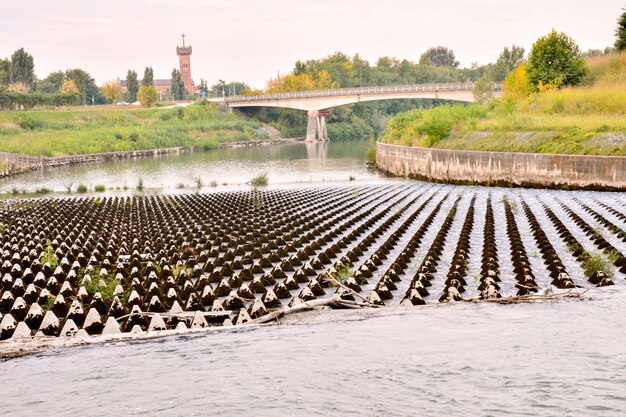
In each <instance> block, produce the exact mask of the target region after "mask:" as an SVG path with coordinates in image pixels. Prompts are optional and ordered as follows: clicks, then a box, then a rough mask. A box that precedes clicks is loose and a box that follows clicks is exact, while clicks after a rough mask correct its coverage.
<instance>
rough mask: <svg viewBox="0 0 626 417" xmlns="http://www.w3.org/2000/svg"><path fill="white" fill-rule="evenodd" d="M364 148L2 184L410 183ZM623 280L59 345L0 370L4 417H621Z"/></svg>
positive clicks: (201, 159) (294, 149)
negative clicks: (539, 295)
mask: <svg viewBox="0 0 626 417" xmlns="http://www.w3.org/2000/svg"><path fill="white" fill-rule="evenodd" d="M365 149H366V142H365V141H359V142H340V141H336V142H331V143H330V144H316V145H313V146H311V145H305V144H294V145H285V146H276V147H259V148H248V149H225V150H220V151H215V152H211V153H206V154H205V153H197V154H183V155H170V156H167V157H162V158H159V159H155V160H152V159H150V160H138V161H121V162H114V163H106V164H102V165H86V166H75V167H69V168H63V169H57V170H48V171H46V172H34V173H29V174H25V175H21V176H17V177H14V178H13V179H11V180H10V181H8V182H4V183H3V185H2V187H4V189H5V190H6V189H11V188H12V187H19V188H26V189H35V188H36V187H41V186H46V187H49V188H53V189H55V190H57V191H63V190H64V186H65V184H67V183H73V184H78V183H86V184H90V185H95V184H99V183H102V184H105V185H106V186H107V187H111V186H113V187H115V186H117V185H118V184H119V185H123V184H124V183H126V184H128V185H131V186H132V184H134V183H135V182H136V181H138V179H139V178H142V179H143V180H144V181H145V184H146V186H147V187H148V188H153V189H159V190H160V189H161V187H162V188H163V190H164V192H178V191H179V190H178V188H177V184H178V183H180V182H183V183H185V184H188V186H189V187H191V186H193V178H195V177H198V176H199V177H201V178H202V179H203V181H204V182H205V183H207V184H208V183H209V182H210V181H212V180H215V181H217V182H218V185H217V187H215V190H217V191H220V190H222V189H227V188H232V187H235V188H244V187H247V186H246V185H244V183H245V182H246V181H247V180H248V179H249V178H251V177H252V176H254V175H256V174H258V173H259V172H267V173H268V175H269V178H270V186H275V187H294V186H302V185H305V183H306V184H309V183H311V184H320V183H324V184H326V185H328V184H338V185H346V184H348V183H350V182H352V181H350V180H349V178H350V176H353V177H354V178H355V180H354V182H355V183H384V182H391V181H393V182H405V181H404V180H393V179H388V178H384V177H382V176H380V175H379V174H377V173H376V172H375V171H371V170H368V169H367V168H366V167H365V165H364V164H363V162H362V161H363V156H364V154H365ZM223 183H227V184H228V185H226V186H225V185H222V184H223ZM207 188H208V187H207ZM453 188H454V190H456V191H455V192H457V191H458V190H462V187H453ZM473 189H474V190H475V189H476V187H474V188H473ZM491 190H495V191H494V192H495V193H504V192H506V191H505V190H500V191H498V189H491ZM205 191H206V190H205ZM117 192H120V193H121V192H123V191H115V190H114V191H112V193H117ZM551 195H556V192H555V193H554V194H551ZM575 195H576V196H578V197H579V198H592V197H593V196H594V195H597V194H594V193H582V192H577V193H576V194H575ZM603 195H607V194H603ZM609 196H610V197H609V198H613V197H612V196H615V199H616V200H615V201H619V203H616V206H620V205H623V204H624V202H625V201H624V196H623V195H618V194H614V195H610V194H609ZM495 200H496V198H495V197H494V201H495ZM585 201H586V200H585ZM480 207H482V206H480ZM480 210H481V211H480V215H481V216H482V215H484V213H482V209H480ZM479 217H480V216H479ZM496 221H497V222H499V221H502V220H501V219H496ZM544 225H546V223H544ZM546 226H547V225H546ZM524 230H525V229H524ZM577 236H578V237H579V239H583V235H582V234H580V233H579V232H577ZM550 237H551V238H553V237H554V236H553V235H550ZM523 238H524V239H528V238H527V237H525V236H524V237H523ZM556 241H558V238H557V239H556ZM616 244H617V243H616ZM621 248H623V246H622V247H620V249H621ZM471 262H473V260H472V261H471ZM471 262H470V263H471ZM533 262H535V261H533ZM502 270H503V271H506V270H507V269H506V267H505V266H504V265H503V268H502ZM619 277H620V279H621V281H620V282H619V283H618V284H617V285H616V286H614V287H611V288H603V289H591V290H590V291H589V293H587V294H586V298H585V300H583V301H580V300H561V301H558V302H539V303H536V304H516V305H498V304H487V303H481V304H466V303H461V304H458V303H456V304H454V303H453V304H445V305H439V304H432V305H428V306H421V307H408V308H407V307H398V306H396V307H389V308H385V309H381V310H368V311H345V310H339V311H320V312H315V313H305V314H303V315H300V316H293V317H290V318H287V319H285V320H284V321H282V322H281V324H282V325H275V326H267V327H260V328H254V329H245V328H242V329H233V330H228V329H224V330H220V331H215V332H210V333H204V334H195V335H192V336H177V337H170V338H164V339H159V340H152V341H144V342H133V343H128V342H117V343H111V344H106V345H96V346H89V347H83V348H71V349H60V350H54V351H48V352H45V353H40V354H37V355H33V356H28V357H23V358H18V359H13V360H9V361H5V362H1V363H0V375H2V379H1V380H2V382H3V384H2V394H1V395H0V413H1V414H3V415H55V416H56V415H59V416H65V415H93V416H98V415H184V416H188V415H199V416H200V415H209V414H212V415H218V414H219V415H227V416H231V415H232V416H238V415H258V416H275V415H292V416H310V415H333V416H334V415H355V416H357V415H358V416H360V415H367V416H378V415H390V416H405V415H427V416H430V415H432V416H442V415H455V416H478V415H485V416H529V415H532V416H579V415H585V416H589V415H591V416H613V415H615V416H621V415H624V414H625V413H626V394H625V392H626V391H625V389H624V387H625V386H626V350H625V349H624V346H626V325H625V322H624V317H626V287H624V282H623V281H624V278H623V276H622V275H620V276H619Z"/></svg>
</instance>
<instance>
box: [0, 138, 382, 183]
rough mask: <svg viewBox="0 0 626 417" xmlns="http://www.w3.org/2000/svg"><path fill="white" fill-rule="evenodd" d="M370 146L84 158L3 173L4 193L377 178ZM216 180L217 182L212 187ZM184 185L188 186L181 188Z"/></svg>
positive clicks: (283, 147) (331, 145)
mask: <svg viewBox="0 0 626 417" xmlns="http://www.w3.org/2000/svg"><path fill="white" fill-rule="evenodd" d="M367 146H368V141H367V140H354V141H331V142H330V143H304V142H302V143H294V144H286V145H266V146H255V147H249V148H226V149H219V150H214V151H211V152H197V153H183V154H173V155H164V156H159V157H155V158H140V159H135V160H122V161H115V162H107V163H94V164H82V165H75V166H70V167H64V168H60V169H56V168H55V169H48V170H45V171H34V172H30V173H26V174H21V175H18V176H15V177H13V178H5V179H0V193H3V192H9V191H11V190H12V189H14V188H15V189H17V190H20V191H21V190H25V191H27V192H32V191H35V190H36V189H37V188H41V187H45V188H49V189H51V190H54V191H57V192H65V191H66V189H67V188H66V187H68V186H72V187H73V189H74V190H75V189H76V187H77V186H78V185H79V184H84V185H86V186H87V187H89V188H91V189H93V187H94V186H95V185H99V184H100V185H104V186H105V187H106V188H107V189H109V188H113V189H114V190H113V191H112V192H111V191H109V194H111V193H114V194H124V190H123V188H124V186H126V187H128V188H129V189H132V188H134V187H136V185H137V183H138V181H139V179H141V180H142V181H143V183H144V186H145V187H146V188H149V189H154V190H159V191H162V192H168V193H172V192H181V191H182V192H185V190H186V192H189V189H190V188H194V187H195V186H196V179H198V178H200V179H201V180H202V182H203V183H204V188H203V190H204V191H207V190H209V189H211V190H215V191H223V190H225V189H233V188H235V189H236V188H243V187H245V185H244V184H245V183H246V182H248V181H249V180H250V179H251V178H253V177H255V176H257V175H259V174H261V173H267V175H268V178H269V182H270V184H271V185H273V186H296V185H310V184H322V183H323V184H328V183H341V182H343V183H345V182H347V181H348V180H349V179H350V177H353V178H354V180H355V181H358V182H359V183H363V182H372V181H376V180H377V179H379V178H380V175H379V174H378V173H377V172H376V171H375V170H372V169H368V168H367V167H366V166H365V164H364V163H363V161H364V159H365V153H366V151H367ZM213 181H215V185H216V187H211V182H213ZM181 186H184V187H185V188H184V189H182V190H181V189H180V188H179V187H181ZM116 188H118V190H115V189H116ZM127 192H131V190H129V191H127Z"/></svg>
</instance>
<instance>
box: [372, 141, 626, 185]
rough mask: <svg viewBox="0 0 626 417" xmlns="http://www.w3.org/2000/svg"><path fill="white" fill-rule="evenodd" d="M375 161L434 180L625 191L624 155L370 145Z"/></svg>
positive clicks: (391, 171)
mask: <svg viewBox="0 0 626 417" xmlns="http://www.w3.org/2000/svg"><path fill="white" fill-rule="evenodd" d="M376 163H377V165H378V167H379V168H380V169H382V170H383V171H385V172H387V173H389V174H391V175H394V176H404V177H411V178H417V179H424V180H432V181H437V182H449V183H459V184H486V185H501V186H526V187H549V188H562V187H565V186H567V187H569V188H572V189H598V190H599V189H605V190H626V157H623V156H588V155H548V154H531V153H509V152H481V151H458V150H448V149H432V148H417V147H408V146H399V145H389V144H385V143H377V144H376Z"/></svg>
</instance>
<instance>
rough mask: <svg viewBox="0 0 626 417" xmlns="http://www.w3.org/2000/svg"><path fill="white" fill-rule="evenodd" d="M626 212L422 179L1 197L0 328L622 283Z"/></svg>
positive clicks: (112, 330) (570, 197)
mask: <svg viewBox="0 0 626 417" xmlns="http://www.w3.org/2000/svg"><path fill="white" fill-rule="evenodd" d="M625 210H626V198H625V197H624V195H623V194H615V193H591V192H576V193H568V192H563V191H550V190H541V191H540V190H529V189H515V190H510V189H509V190H507V189H504V188H484V187H466V186H455V185H442V184H430V183H422V182H413V183H406V182H405V183H401V184H398V183H391V184H390V183H387V184H383V185H361V186H358V185H357V186H342V187H318V188H297V189H275V190H264V191H256V192H253V191H231V192H221V193H209V194H190V195H160V196H145V197H139V196H134V197H100V198H97V199H96V198H77V197H76V198H46V199H31V200H17V201H11V200H8V201H2V202H0V224H2V229H0V230H1V231H0V339H18V338H19V339H20V340H24V339H28V338H35V340H36V338H37V337H42V336H46V337H50V336H57V337H69V338H73V337H76V338H84V337H90V336H93V335H109V336H110V335H116V334H124V333H126V334H129V335H130V334H139V335H149V334H151V333H158V332H161V333H163V332H169V331H171V332H181V331H187V330H188V331H198V329H206V328H212V327H222V326H239V325H245V324H247V323H250V322H251V321H253V320H255V319H258V318H262V317H264V316H266V315H267V314H268V313H272V312H274V311H276V310H277V309H281V308H284V307H287V306H290V307H292V306H297V305H298V304H301V303H305V302H312V301H315V300H324V299H328V298H330V297H332V296H337V297H340V298H342V299H344V300H356V297H357V295H356V294H358V295H359V296H360V297H363V298H364V299H366V300H368V301H369V302H370V303H373V304H376V305H379V306H407V308H413V306H416V307H415V308H418V307H417V306H420V305H423V304H431V303H439V302H442V303H447V302H454V301H458V300H461V299H463V298H470V297H473V298H475V299H487V300H494V299H497V298H500V297H505V296H515V295H528V294H534V293H538V292H540V291H543V290H544V289H546V287H550V286H552V287H556V288H562V289H568V288H576V287H583V288H592V287H604V286H609V285H616V286H622V285H626V280H625V277H626V256H625V254H626V216H624V215H623V213H624V211H625ZM590 259H593V262H589V260H590ZM328 274H330V275H332V276H335V277H338V279H341V280H342V281H343V285H344V286H343V287H337V286H335V285H333V283H332V282H329V281H328V279H327V278H326V277H327V276H328ZM347 288H349V289H350V290H348V289H347ZM355 293H356V294H355ZM161 333H159V334H161ZM73 340H74V339H73ZM2 343H3V342H0V348H1V347H2V346H1V344H2Z"/></svg>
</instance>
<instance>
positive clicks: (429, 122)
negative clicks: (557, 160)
mask: <svg viewBox="0 0 626 417" xmlns="http://www.w3.org/2000/svg"><path fill="white" fill-rule="evenodd" d="M587 64H588V68H589V72H588V74H587V76H586V78H585V80H584V81H583V84H582V85H580V86H577V87H571V88H563V89H560V90H551V91H544V92H541V93H536V94H531V95H530V96H528V97H526V98H523V99H519V100H515V99H513V98H510V97H503V98H500V99H497V100H495V101H493V102H492V103H491V104H489V105H483V106H480V105H475V104H473V105H469V106H465V105H451V106H443V107H438V108H433V109H429V110H414V111H411V112H407V113H403V114H400V115H398V116H396V117H395V118H393V119H392V120H391V121H390V123H389V125H388V127H387V130H386V132H385V134H384V135H383V137H382V139H381V141H382V142H385V143H395V144H400V145H405V146H422V147H434V148H445V149H467V150H481V151H503V152H531V153H564V154H589V155H622V156H623V155H626V116H625V115H626V53H621V54H614V55H609V56H601V57H596V58H593V59H590V60H588V61H587Z"/></svg>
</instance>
